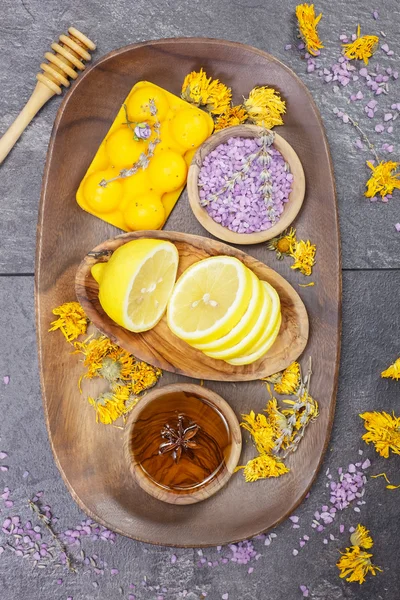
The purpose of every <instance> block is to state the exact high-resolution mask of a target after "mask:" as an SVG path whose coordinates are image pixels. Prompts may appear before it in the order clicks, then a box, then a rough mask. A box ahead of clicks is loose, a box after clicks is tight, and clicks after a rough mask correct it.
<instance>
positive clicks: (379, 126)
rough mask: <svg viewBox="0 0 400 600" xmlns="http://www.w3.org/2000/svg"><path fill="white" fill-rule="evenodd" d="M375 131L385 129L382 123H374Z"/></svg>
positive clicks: (380, 131) (379, 131)
mask: <svg viewBox="0 0 400 600" xmlns="http://www.w3.org/2000/svg"><path fill="white" fill-rule="evenodd" d="M375 131H376V133H382V131H385V128H384V126H383V125H382V123H378V125H375Z"/></svg>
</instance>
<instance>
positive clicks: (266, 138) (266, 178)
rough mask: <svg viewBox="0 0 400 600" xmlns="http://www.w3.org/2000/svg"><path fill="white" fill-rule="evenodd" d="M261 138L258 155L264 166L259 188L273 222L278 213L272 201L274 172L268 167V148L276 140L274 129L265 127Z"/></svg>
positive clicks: (269, 161) (269, 157)
mask: <svg viewBox="0 0 400 600" xmlns="http://www.w3.org/2000/svg"><path fill="white" fill-rule="evenodd" d="M260 139H261V142H262V146H261V152H260V155H259V157H258V161H259V162H260V163H261V165H262V167H263V168H262V171H261V173H260V179H261V185H260V187H259V190H260V192H261V193H262V195H263V197H264V202H265V205H266V212H267V215H268V218H269V220H270V221H271V223H272V224H273V223H275V221H276V218H277V216H278V215H277V214H276V211H275V207H274V205H273V202H272V184H271V176H272V174H271V171H270V169H269V168H268V167H269V165H270V164H271V154H270V152H269V150H268V149H269V147H270V146H271V145H272V144H273V142H274V139H275V134H274V132H273V131H268V130H267V129H265V128H264V129H263V132H262V135H261V138H260Z"/></svg>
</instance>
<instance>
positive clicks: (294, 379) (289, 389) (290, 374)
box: [262, 361, 300, 396]
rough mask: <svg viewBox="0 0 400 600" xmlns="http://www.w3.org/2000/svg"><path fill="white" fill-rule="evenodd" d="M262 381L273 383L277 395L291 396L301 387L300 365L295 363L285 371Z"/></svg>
mask: <svg viewBox="0 0 400 600" xmlns="http://www.w3.org/2000/svg"><path fill="white" fill-rule="evenodd" d="M262 381H267V382H269V383H272V384H273V386H274V390H275V392H276V393H277V394H282V395H288V396H291V395H292V394H294V393H295V392H297V390H298V389H299V385H300V365H299V363H298V362H296V361H295V362H293V363H292V364H291V365H289V366H288V367H287V368H286V369H285V370H284V371H281V372H280V373H274V375H270V376H269V377H264V378H263V379H262Z"/></svg>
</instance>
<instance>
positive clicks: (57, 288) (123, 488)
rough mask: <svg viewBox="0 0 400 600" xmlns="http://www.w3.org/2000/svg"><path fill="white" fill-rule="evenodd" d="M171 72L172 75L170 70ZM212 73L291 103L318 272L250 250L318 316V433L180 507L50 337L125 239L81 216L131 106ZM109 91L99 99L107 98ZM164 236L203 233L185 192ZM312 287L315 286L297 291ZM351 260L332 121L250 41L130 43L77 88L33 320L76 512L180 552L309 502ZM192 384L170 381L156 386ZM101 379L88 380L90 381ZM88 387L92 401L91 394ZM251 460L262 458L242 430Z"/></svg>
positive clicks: (67, 115)
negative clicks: (98, 264)
mask: <svg viewBox="0 0 400 600" xmlns="http://www.w3.org/2000/svg"><path fill="white" fill-rule="evenodd" d="M166 65H168V68H165V67H166ZM200 67H204V69H205V70H206V71H207V73H208V75H209V76H213V77H219V78H220V79H221V80H222V81H223V82H224V83H226V84H227V85H229V86H231V87H232V90H233V92H234V94H233V101H234V103H235V104H238V103H239V102H240V100H241V98H242V96H247V94H248V93H249V90H251V88H252V87H253V86H254V85H263V84H265V85H271V86H273V87H275V88H277V89H278V90H279V92H280V93H281V94H282V96H283V98H284V99H285V100H286V103H287V112H286V114H285V117H284V120H285V124H284V125H283V126H282V127H279V128H276V130H277V132H278V133H280V134H281V135H282V137H285V139H286V140H287V141H288V142H289V143H290V145H291V146H292V147H293V148H294V150H295V151H296V153H297V154H298V156H299V158H300V160H301V163H302V165H303V169H304V174H305V178H306V182H307V191H306V197H305V200H304V204H303V207H302V210H301V211H300V213H299V215H298V217H297V218H296V220H295V222H294V226H295V227H296V229H297V234H298V236H299V238H302V239H310V240H311V241H312V242H313V243H315V244H316V245H317V264H316V265H315V267H314V269H313V273H312V276H311V277H304V276H303V275H301V274H300V273H299V272H298V271H293V270H292V269H291V268H290V267H291V265H292V264H293V261H292V260H291V259H290V258H285V259H284V260H283V261H278V260H276V257H275V254H274V253H273V252H271V251H269V250H268V249H267V248H266V245H265V244H259V245H257V246H252V247H251V248H250V247H249V248H246V247H244V250H245V251H246V252H249V253H250V254H251V255H252V256H253V257H254V258H256V259H258V260H259V261H261V262H262V263H265V264H267V265H269V266H270V267H272V268H273V269H275V270H276V271H278V272H279V273H280V274H281V275H282V276H283V277H284V278H285V279H286V280H287V281H289V283H291V284H292V286H293V287H294V288H295V289H296V291H298V293H299V295H300V297H301V298H302V300H303V302H304V304H305V306H306V308H307V313H308V317H309V319H310V335H309V339H308V343H307V347H306V349H305V351H304V352H303V357H304V358H303V359H301V360H302V363H303V365H304V367H306V360H307V358H308V357H309V356H312V359H313V371H314V373H313V376H312V379H311V393H312V395H313V396H314V397H315V398H316V399H317V400H318V402H319V407H320V415H319V417H318V419H317V420H316V421H315V423H312V424H311V425H310V427H309V428H308V430H307V432H306V435H305V437H304V440H303V441H302V442H301V444H300V446H299V448H298V450H297V452H295V453H294V454H293V455H291V456H290V458H289V459H288V460H287V464H288V466H289V468H290V473H288V474H287V475H284V476H283V477H279V478H278V479H276V480H265V481H258V482H256V483H245V481H244V479H243V475H242V473H240V472H239V473H237V474H236V475H234V476H232V477H231V479H230V480H229V482H228V483H227V485H226V486H225V487H224V488H223V489H222V490H220V491H219V492H218V494H215V495H214V496H212V497H211V498H209V499H208V500H205V501H204V502H199V503H198V504H194V505H192V506H173V505H168V504H165V503H163V502H160V501H158V500H156V499H155V498H151V497H149V496H148V494H146V493H145V492H144V491H143V490H141V489H140V488H139V486H138V485H136V484H135V483H134V481H133V479H132V477H131V475H130V473H129V472H128V470H127V469H126V464H125V460H124V452H123V434H124V432H123V431H121V430H119V429H116V428H114V427H109V426H106V425H100V424H96V421H95V415H94V411H93V408H92V407H91V406H90V405H89V404H88V403H87V402H86V401H85V398H84V396H82V395H81V394H80V393H79V391H78V386H77V383H78V379H79V377H80V376H81V375H82V373H83V368H82V364H81V362H80V360H79V357H78V356H77V355H73V354H71V350H72V348H71V346H70V345H69V344H67V343H66V341H65V340H64V338H63V336H62V335H61V333H60V332H58V331H56V332H54V333H48V329H49V324H50V322H51V321H52V320H53V318H54V316H53V315H52V312H51V311H52V308H53V307H55V306H58V305H59V304H62V303H63V302H66V301H68V300H74V298H75V275H76V270H77V268H78V266H79V264H80V262H81V260H82V258H83V257H84V256H85V255H86V254H87V253H88V252H89V251H90V250H91V249H92V248H95V247H96V246H97V245H98V244H100V243H102V242H104V240H107V239H109V238H112V237H114V236H116V235H118V234H119V233H121V232H120V231H118V230H117V229H115V228H114V227H112V226H111V225H108V224H107V223H104V222H103V221H100V220H99V219H96V218H95V217H93V216H91V215H89V214H88V213H85V212H84V211H82V210H81V209H80V208H79V206H78V205H77V204H76V202H75V193H76V190H77V188H78V186H79V183H80V181H81V179H82V177H83V176H84V174H85V172H86V169H87V167H88V165H89V164H90V162H91V160H92V158H93V156H94V154H95V152H96V150H97V148H98V146H99V144H100V142H101V140H102V139H103V137H104V135H105V134H106V132H107V130H108V128H109V127H110V124H111V123H112V121H113V119H114V116H115V114H116V112H117V111H118V109H119V107H120V106H121V103H122V101H123V99H124V98H125V97H126V95H127V93H128V92H129V90H130V89H131V87H132V86H133V84H134V83H136V82H137V81H139V80H140V79H147V80H150V81H154V83H156V84H158V85H161V86H163V87H165V88H166V89H167V90H169V91H171V92H173V93H175V94H179V92H180V88H181V85H182V81H183V79H184V77H185V75H186V74H187V73H189V72H190V71H192V70H194V69H200ZM100 91H101V93H99V92H100ZM166 229H169V230H174V231H183V232H185V233H193V234H199V235H203V234H204V230H203V228H202V227H201V225H200V224H199V223H198V222H197V220H196V219H195V217H194V216H193V214H192V211H191V209H190V206H189V204H188V201H187V195H186V193H184V194H183V196H182V197H181V199H180V200H179V201H178V203H177V205H176V207H175V209H174V211H173V212H172V214H171V216H170V218H169V220H168V222H167V225H166ZM310 281H313V282H315V286H314V287H309V288H301V287H299V284H304V283H308V282H310ZM340 302H341V263H340V247H339V235H338V222H337V213H336V198H335V187H334V180H333V172H332V165H331V161H330V156H329V150H328V146H327V142H326V138H325V134H324V130H323V125H322V122H321V119H320V117H319V114H318V111H317V109H316V107H315V104H314V102H313V100H312V97H311V95H310V94H309V92H308V91H307V89H306V88H305V86H304V84H303V83H302V82H301V81H300V79H299V78H298V77H296V75H295V74H294V73H293V72H292V71H290V69H288V68H287V67H285V66H284V65H283V64H282V63H280V62H279V61H277V60H275V59H274V58H273V57H272V56H270V55H268V54H266V53H265V52H262V51H261V50H257V49H255V48H250V47H248V46H244V45H242V44H235V43H231V42H223V41H219V40H208V39H173V40H159V41H155V42H145V43H141V44H135V45H132V46H127V47H126V48H121V49H120V50H117V51H115V52H112V53H111V54H108V55H107V56H105V57H104V58H102V59H101V60H100V61H99V62H98V63H97V64H95V65H94V66H93V67H91V68H89V69H88V70H87V71H85V73H84V74H82V75H81V76H80V77H79V79H78V80H77V81H76V82H75V83H74V84H73V86H72V89H71V90H70V91H68V93H67V94H66V96H65V99H64V101H63V103H62V105H61V108H60V110H59V112H58V115H57V118H56V121H55V124H54V128H53V132H52V136H51V141H50V146H49V151H48V156H47V163H46V167H45V171H44V179H43V188H42V196H41V205H40V214H39V222H38V241H37V259H36V311H37V330H38V347H39V360H40V370H41V380H42V390H43V406H44V412H45V417H46V423H47V427H48V431H49V438H50V443H51V447H52V449H53V452H54V457H55V460H56V463H57V465H58V467H59V469H60V471H61V474H62V476H63V479H64V481H65V483H66V485H67V487H68V489H69V490H70V492H71V494H72V496H73V497H74V499H75V500H76V501H77V502H78V504H79V506H80V507H81V508H82V509H83V510H84V511H85V512H86V513H87V514H89V515H90V516H91V517H92V518H93V519H95V520H96V521H97V522H99V523H102V524H104V525H106V526H107V527H109V528H111V529H113V530H114V531H117V532H119V533H122V534H124V535H127V536H130V537H133V538H136V539H138V540H142V541H144V542H150V543H153V544H163V545H172V546H189V547H192V546H212V545H218V544H226V543H228V542H233V541H237V540H242V539H245V538H248V537H251V536H253V535H256V534H258V533H260V532H261V531H265V530H266V529H268V528H271V527H274V526H275V525H276V524H277V523H278V522H279V521H281V520H282V519H284V518H286V517H287V516H288V515H290V514H291V512H292V511H293V510H294V509H295V508H296V506H297V505H298V504H299V503H300V502H301V500H302V499H303V498H304V496H305V495H306V494H307V491H308V490H309V488H310V486H311V483H312V481H313V479H314V477H315V475H316V473H317V470H318V467H319V465H320V463H321V460H322V456H323V453H324V450H325V448H326V446H327V443H328V439H329V434H330V430H331V425H332V420H333V414H334V407H335V394H336V382H337V372H338V359H339V344H340ZM182 380H183V378H182V377H181V376H180V375H177V374H175V373H168V372H164V375H163V377H162V379H161V381H160V384H159V385H164V384H169V383H176V382H179V381H182ZM204 384H205V385H206V386H207V387H208V388H211V389H212V390H213V391H215V392H216V393H217V394H219V395H220V396H222V397H223V398H225V400H227V402H229V404H230V405H231V406H232V408H233V410H234V411H235V413H236V416H237V417H238V418H240V415H241V414H242V413H245V412H249V411H250V410H251V409H253V410H255V411H262V410H263V409H264V408H265V404H266V402H267V399H268V394H267V392H266V389H265V385H264V384H263V383H261V382H260V381H248V382H236V383H228V382H223V381H215V382H207V381H205V382H204ZM92 385H94V383H93V384H92V383H91V384H90V386H92ZM90 386H88V388H87V389H85V390H84V392H85V394H86V393H89V392H91V391H92V388H91V387H90ZM244 436H245V437H244V442H245V443H244V444H243V450H242V456H241V461H240V462H241V464H244V462H245V461H247V460H249V459H250V458H253V457H254V456H255V451H254V448H253V445H252V444H251V443H249V442H248V437H247V434H246V432H244Z"/></svg>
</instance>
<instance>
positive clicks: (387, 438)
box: [360, 412, 400, 458]
mask: <svg viewBox="0 0 400 600" xmlns="http://www.w3.org/2000/svg"><path fill="white" fill-rule="evenodd" d="M360 417H361V418H362V419H363V420H364V427H365V429H366V430H367V433H364V435H363V436H362V439H363V440H364V441H365V442H366V443H367V444H369V443H371V442H372V443H373V444H374V446H375V450H376V451H377V452H378V454H380V455H381V456H383V458H389V452H390V450H391V451H392V452H393V454H400V417H395V416H394V414H393V415H389V414H388V413H386V412H365V413H361V414H360Z"/></svg>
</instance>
